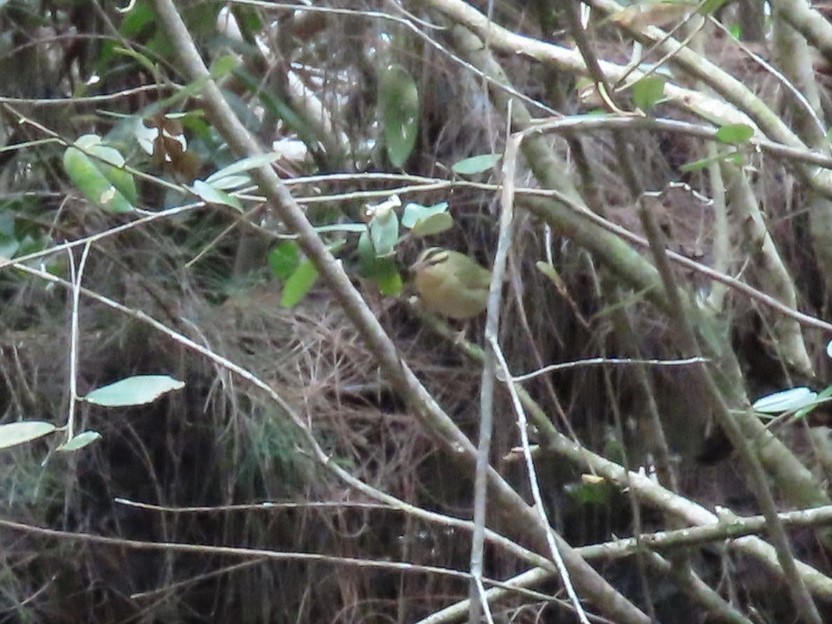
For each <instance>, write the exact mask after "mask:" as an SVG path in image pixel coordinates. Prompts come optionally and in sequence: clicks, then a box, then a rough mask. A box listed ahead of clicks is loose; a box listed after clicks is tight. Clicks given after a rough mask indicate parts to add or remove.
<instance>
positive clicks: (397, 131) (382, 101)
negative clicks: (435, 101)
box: [379, 65, 419, 167]
mask: <svg viewBox="0 0 832 624" xmlns="http://www.w3.org/2000/svg"><path fill="white" fill-rule="evenodd" d="M379 110H380V113H381V122H382V126H383V128H384V140H385V147H386V149H387V157H388V158H389V159H390V162H391V163H392V164H393V166H394V167H403V166H404V164H405V163H406V162H407V159H408V158H410V154H411V152H413V147H414V146H415V145H416V135H417V134H418V133H419V90H418V88H417V87H416V83H415V82H414V80H413V78H412V77H411V75H410V73H409V72H408V71H407V70H406V69H405V68H404V67H402V66H400V65H390V66H388V67H387V68H386V69H384V71H383V72H382V74H381V80H379Z"/></svg>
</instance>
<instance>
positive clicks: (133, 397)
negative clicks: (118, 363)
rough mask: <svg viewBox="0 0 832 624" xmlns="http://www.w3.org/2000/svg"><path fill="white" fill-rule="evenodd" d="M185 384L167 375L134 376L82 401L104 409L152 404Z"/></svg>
mask: <svg viewBox="0 0 832 624" xmlns="http://www.w3.org/2000/svg"><path fill="white" fill-rule="evenodd" d="M184 387H185V384H184V383H183V382H181V381H179V380H178V379H174V378H173V377H169V376H168V375H136V376H135V377H128V378H127V379H122V380H121V381H117V382H115V383H112V384H109V385H107V386H102V387H101V388H96V389H95V390H93V391H92V392H90V393H89V394H87V396H85V397H84V400H85V401H87V402H88V403H92V404H93V405H102V406H104V407H128V406H131V405H145V404H147V403H152V402H153V401H155V400H156V399H158V398H159V397H160V396H162V395H164V394H167V393H168V392H172V391H173V390H180V389H182V388H184Z"/></svg>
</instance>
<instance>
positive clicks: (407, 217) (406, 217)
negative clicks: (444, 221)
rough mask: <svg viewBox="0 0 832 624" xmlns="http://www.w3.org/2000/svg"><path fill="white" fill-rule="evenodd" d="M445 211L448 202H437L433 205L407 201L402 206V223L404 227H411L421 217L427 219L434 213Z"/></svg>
mask: <svg viewBox="0 0 832 624" xmlns="http://www.w3.org/2000/svg"><path fill="white" fill-rule="evenodd" d="M447 211H448V202H439V203H438V204H435V205H433V206H422V205H421V204H414V203H409V204H407V205H406V206H405V207H404V212H403V213H402V225H403V226H404V227H406V228H412V227H415V226H416V223H418V222H419V221H420V220H422V219H427V218H428V217H432V216H433V215H435V214H440V213H443V212H447Z"/></svg>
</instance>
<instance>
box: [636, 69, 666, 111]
mask: <svg viewBox="0 0 832 624" xmlns="http://www.w3.org/2000/svg"><path fill="white" fill-rule="evenodd" d="M666 82H667V81H666V80H665V79H664V78H663V77H662V76H655V75H653V76H647V77H646V78H642V79H641V80H639V81H638V82H637V83H636V84H635V85H633V102H634V103H635V105H636V106H638V107H639V108H640V109H641V110H643V111H646V110H650V109H651V108H653V107H654V106H655V105H656V104H658V103H659V102H660V101H661V100H662V98H663V97H664V86H665V83H666Z"/></svg>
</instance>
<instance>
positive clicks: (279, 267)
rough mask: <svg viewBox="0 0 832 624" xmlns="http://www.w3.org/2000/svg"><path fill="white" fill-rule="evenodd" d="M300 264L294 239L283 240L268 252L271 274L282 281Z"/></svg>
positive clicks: (298, 252) (297, 247) (298, 249)
mask: <svg viewBox="0 0 832 624" xmlns="http://www.w3.org/2000/svg"><path fill="white" fill-rule="evenodd" d="M298 265H300V247H299V246H298V244H297V243H296V242H295V241H284V242H282V243H280V244H279V245H278V246H277V247H275V248H274V249H272V250H271V252H270V253H269V266H270V267H271V269H272V274H273V275H274V276H275V277H276V278H277V279H279V280H280V281H282V282H285V281H286V280H288V279H289V278H290V277H291V276H292V273H294V272H295V270H296V269H297V268H298Z"/></svg>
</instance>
